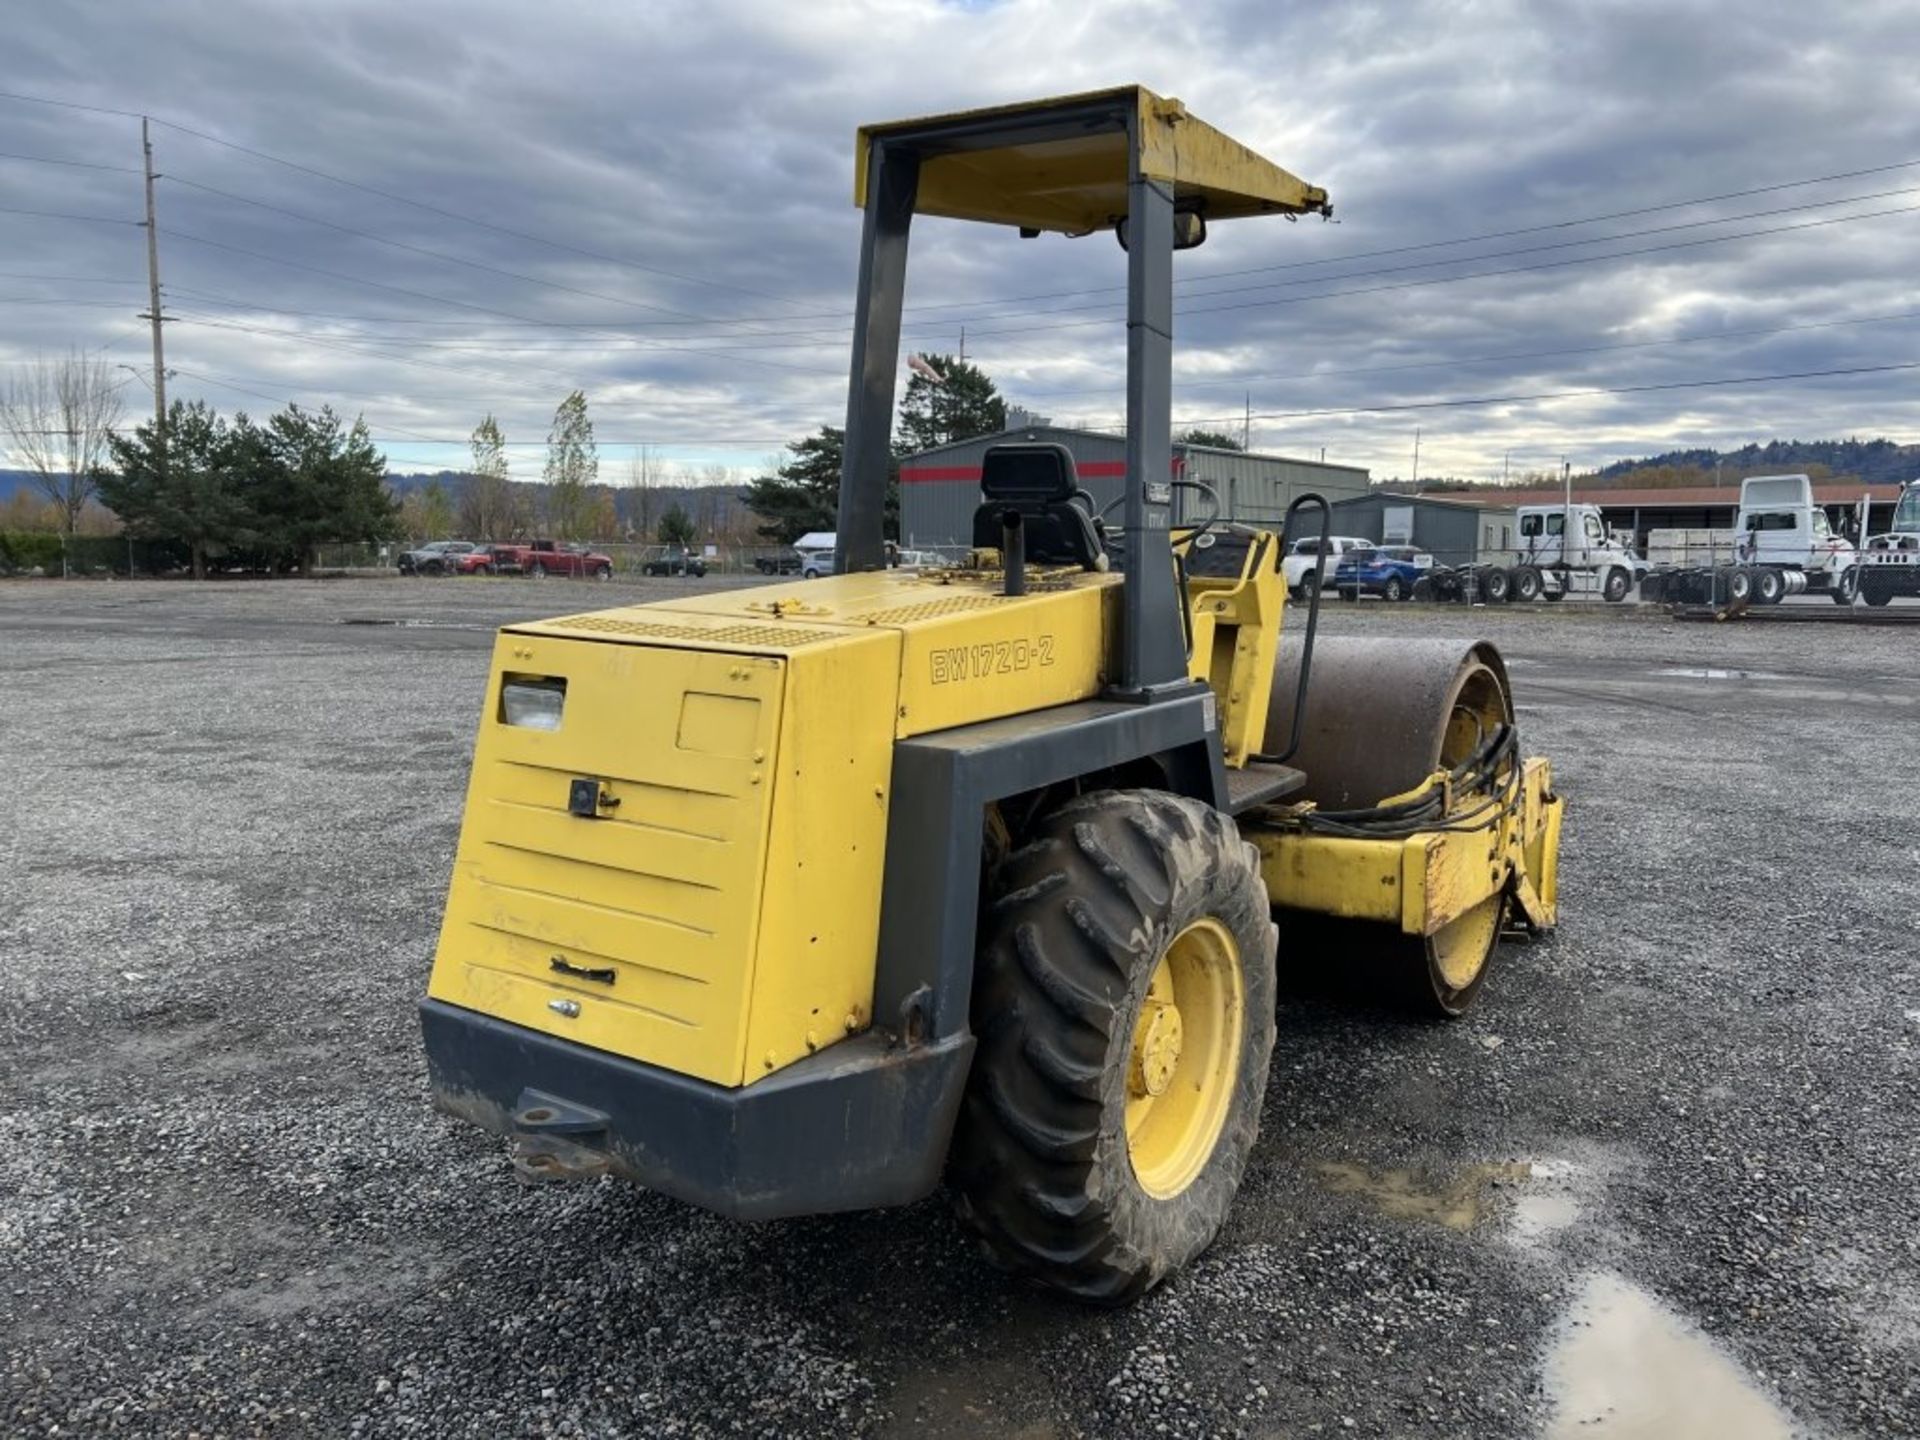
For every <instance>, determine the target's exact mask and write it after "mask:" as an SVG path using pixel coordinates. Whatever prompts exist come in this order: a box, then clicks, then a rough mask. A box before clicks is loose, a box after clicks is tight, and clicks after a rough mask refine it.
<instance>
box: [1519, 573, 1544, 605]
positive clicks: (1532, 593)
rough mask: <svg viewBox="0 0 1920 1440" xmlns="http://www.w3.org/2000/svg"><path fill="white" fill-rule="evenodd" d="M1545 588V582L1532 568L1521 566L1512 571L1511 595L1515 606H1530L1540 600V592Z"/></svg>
mask: <svg viewBox="0 0 1920 1440" xmlns="http://www.w3.org/2000/svg"><path fill="white" fill-rule="evenodd" d="M1545 588H1546V582H1545V581H1544V580H1542V579H1541V578H1540V572H1539V571H1538V570H1536V569H1535V568H1534V567H1533V566H1531V565H1521V566H1517V567H1516V568H1515V569H1514V572H1513V592H1512V593H1513V599H1514V602H1515V603H1516V604H1520V605H1531V604H1532V603H1533V602H1534V601H1536V600H1538V599H1539V598H1540V592H1541V591H1542V590H1543V589H1545Z"/></svg>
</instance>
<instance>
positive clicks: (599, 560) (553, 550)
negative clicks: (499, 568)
mask: <svg viewBox="0 0 1920 1440" xmlns="http://www.w3.org/2000/svg"><path fill="white" fill-rule="evenodd" d="M520 568H521V570H522V571H523V572H524V573H526V574H528V575H531V576H532V577H533V578H534V579H536V580H542V579H545V578H546V577H547V576H549V575H568V576H574V577H590V578H592V579H595V580H611V579H612V578H613V557H611V556H609V555H602V554H600V553H599V552H598V551H595V550H589V549H588V548H587V547H586V546H584V545H561V544H558V543H556V542H555V541H552V540H535V541H534V542H533V543H532V544H531V545H524V546H522V547H521V548H520Z"/></svg>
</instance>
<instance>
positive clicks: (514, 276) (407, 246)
mask: <svg viewBox="0 0 1920 1440" xmlns="http://www.w3.org/2000/svg"><path fill="white" fill-rule="evenodd" d="M166 178H167V179H168V180H170V181H172V182H173V183H174V184H176V185H185V186H188V187H189V188H191V189H194V190H203V191H205V192H206V193H207V194H209V195H218V196H219V197H220V198H221V199H223V200H234V201H238V202H239V203H240V204H242V205H253V206H256V207H258V208H259V209H262V210H270V211H272V212H273V213H274V214H276V215H286V216H289V217H290V218H292V219H295V220H299V221H302V222H304V223H305V224H308V225H322V226H325V227H326V228H327V229H329V230H337V231H339V232H340V233H341V234H343V235H352V236H354V237H355V238H357V239H360V240H371V241H373V242H374V243H375V244H376V245H387V246H391V247H392V248H393V249H395V250H405V251H407V252H408V253H410V254H414V255H424V256H426V257H427V258H428V259H430V260H439V261H442V262H444V263H446V264H449V265H464V266H466V267H467V268H468V269H470V270H483V271H485V272H486V273H487V274H489V275H499V276H502V277H504V278H506V279H508V280H520V281H524V282H525V283H527V284H529V285H544V286H546V287H547V288H548V289H550V290H563V291H565V292H566V293H567V294H569V295H581V296H585V297H586V298H587V299H589V300H606V301H610V302H611V303H613V304H615V305H626V306H629V307H631V308H633V309H636V310H653V311H657V312H658V313H660V314H662V315H672V316H678V317H680V318H682V319H683V320H686V321H688V322H697V323H701V324H708V323H726V322H724V321H715V320H713V319H712V317H708V316H704V315H691V314H688V312H686V311H684V310H670V309H667V308H666V307H665V306H662V305H649V304H648V303H646V302H645V301H644V300H628V299H625V298H624V297H622V296H619V295H609V294H607V293H606V292H605V291H601V290H583V289H580V288H579V287H578V286H574V285H562V284H560V283H559V282H558V281H555V280H542V279H540V278H539V277H538V276H535V275H525V274H522V273H521V272H519V271H517V270H504V269H502V268H500V267H499V266H497V265H487V264H484V263H482V262H481V261H478V260H468V259H466V258H464V257H463V256H459V255H450V254H448V253H447V252H446V251H444V250H431V249H428V248H427V247H426V246H424V245H414V244H411V243H410V242H408V241H405V240H392V239H389V238H388V237H386V236H384V235H375V234H373V233H371V232H370V231H366V230H356V229H354V228H353V227H352V226H350V225H340V224H336V223H335V222H334V221H332V220H326V219H323V218H321V217H320V216H318V215H307V214H303V213H302V212H301V211H298V210H289V209H287V208H286V207H285V206H282V205H270V204H268V203H267V202H266V201H264V200H254V199H252V198H250V197H248V196H245V195H236V194H234V193H233V192H232V191H231V190H218V189H215V188H214V187H213V186H211V185H202V184H201V183H200V182H199V181H197V180H188V179H185V178H183V177H181V176H179V175H168V176H167V177H166Z"/></svg>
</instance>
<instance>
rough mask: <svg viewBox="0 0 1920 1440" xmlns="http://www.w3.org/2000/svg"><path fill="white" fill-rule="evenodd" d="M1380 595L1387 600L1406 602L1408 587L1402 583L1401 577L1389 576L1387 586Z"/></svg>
mask: <svg viewBox="0 0 1920 1440" xmlns="http://www.w3.org/2000/svg"><path fill="white" fill-rule="evenodd" d="M1380 595H1381V598H1382V599H1385V600H1390V601H1397V600H1404V599H1406V598H1407V591H1406V587H1405V586H1403V585H1402V584H1401V583H1400V577H1399V576H1398V575H1389V576H1388V577H1387V583H1386V586H1385V588H1383V589H1382V590H1381V591H1380Z"/></svg>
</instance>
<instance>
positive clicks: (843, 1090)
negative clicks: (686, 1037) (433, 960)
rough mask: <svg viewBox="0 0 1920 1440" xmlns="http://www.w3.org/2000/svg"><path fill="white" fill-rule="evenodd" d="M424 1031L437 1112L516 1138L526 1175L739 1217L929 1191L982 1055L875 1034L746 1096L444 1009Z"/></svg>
mask: <svg viewBox="0 0 1920 1440" xmlns="http://www.w3.org/2000/svg"><path fill="white" fill-rule="evenodd" d="M420 1026H421V1031H422V1033H423V1036H424V1038H425V1041H426V1052H427V1072H428V1080H429V1083H430V1084H431V1086H432V1090H433V1099H434V1104H435V1105H436V1106H438V1107H439V1108H440V1109H441V1110H444V1111H446V1112H447V1113H448V1114H451V1115H457V1116H459V1117H460V1118H461V1119H463V1120H468V1121H471V1122H472V1123H474V1124H476V1125H479V1126H481V1127H482V1128H483V1129H486V1130H491V1131H493V1132H494V1133H496V1134H500V1135H507V1136H511V1137H513V1139H514V1142H515V1147H516V1157H515V1159H516V1164H517V1165H518V1166H519V1168H520V1169H521V1171H522V1173H523V1174H527V1175H529V1176H531V1177H532V1178H542V1177H545V1176H552V1177H555V1178H560V1177H565V1176H569V1175H586V1174H592V1173H597V1172H599V1171H612V1172H613V1173H615V1174H618V1175H623V1176H625V1177H626V1178H628V1179H630V1180H634V1181H637V1182H638V1183H639V1184H642V1185H645V1186H647V1187H648V1188H649V1189H653V1190H658V1191H660V1192H661V1193H663V1194H667V1195H672V1196H674V1197H675V1198H677V1199H681V1200H685V1201H687V1202H689V1203H691V1204H694V1205H699V1206H701V1207H702V1208H704V1209H707V1210H712V1211H715V1212H716V1213H718V1214H721V1215H726V1216H730V1217H733V1218H735V1219H742V1220H771V1219H777V1218H779V1217H781V1216H787V1215H809V1214H819V1213H821V1212H825V1211H834V1210H864V1209H871V1208H874V1207H878V1206H884V1205H904V1204H907V1203H908V1202H910V1201H913V1200H918V1199H919V1198H921V1197H922V1196H924V1195H926V1194H927V1193H928V1192H930V1191H931V1190H932V1189H933V1188H934V1186H935V1185H936V1184H938V1183H939V1179H940V1172H941V1168H942V1166H943V1165H944V1164H945V1161H946V1154H947V1143H948V1141H949V1139H950V1138H951V1137H952V1134H953V1124H954V1118H955V1116H956V1115H957V1114H958V1112H959V1107H960V1096H961V1092H962V1090H963V1089H964V1088H965V1085H966V1078H967V1067H968V1064H969V1062H970V1061H971V1059H972V1055H973V1037H972V1036H971V1035H967V1034H961V1035H956V1036H950V1037H947V1038H945V1039H943V1040H938V1041H933V1042H930V1043H926V1044H918V1045H894V1044H891V1043H890V1037H888V1036H887V1035H886V1034H885V1033H884V1032H881V1031H878V1030H870V1031H868V1032H867V1033H865V1034H862V1035H858V1036H855V1037H853V1038H852V1039H849V1040H845V1041H842V1042H841V1043H840V1044H838V1045H833V1046H830V1047H828V1048H827V1049H825V1050H822V1051H821V1052H820V1053H818V1054H817V1055H811V1056H809V1057H808V1058H806V1059H805V1060H801V1061H799V1062H797V1063H795V1064H793V1065H789V1066H787V1067H786V1068H785V1069H783V1070H780V1071H778V1072H777V1073H775V1074H773V1075H770V1076H768V1077H767V1078H766V1079H764V1080H761V1081H759V1082H758V1083H756V1084H753V1085H747V1086H743V1087H740V1088H737V1089H735V1088H728V1087H726V1086H721V1085H714V1084H710V1083H708V1082H706V1081H703V1080H695V1079H692V1078H690V1077H688V1076H685V1075H679V1074H675V1073H674V1072H673V1071H670V1070H663V1069H660V1068H659V1067H657V1066H653V1065H643V1064H640V1063H639V1062H637V1061H633V1060H627V1059H623V1058H622V1057H620V1056H617V1055H610V1054H607V1053H605V1052H604V1051H599V1050H591V1049H588V1048H587V1047H585V1046H583V1045H577V1044H574V1043H573V1042H571V1041H567V1040H561V1039H556V1038H554V1037H552V1036H548V1035H542V1034H539V1033H538V1032H536V1031H532V1030H528V1029H525V1028H523V1027H521V1026H518V1025H510V1024H508V1023H506V1022H505V1021H501V1020H496V1019H493V1018H491V1017H490V1016H486V1015H482V1014H479V1013H478V1012H476V1011H472V1010H466V1009H462V1008H461V1007H459V1006H456V1005H448V1004H446V1003H444V1002H442V1001H438V1000H423V1001H422V1002H421V1003H420Z"/></svg>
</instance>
